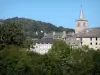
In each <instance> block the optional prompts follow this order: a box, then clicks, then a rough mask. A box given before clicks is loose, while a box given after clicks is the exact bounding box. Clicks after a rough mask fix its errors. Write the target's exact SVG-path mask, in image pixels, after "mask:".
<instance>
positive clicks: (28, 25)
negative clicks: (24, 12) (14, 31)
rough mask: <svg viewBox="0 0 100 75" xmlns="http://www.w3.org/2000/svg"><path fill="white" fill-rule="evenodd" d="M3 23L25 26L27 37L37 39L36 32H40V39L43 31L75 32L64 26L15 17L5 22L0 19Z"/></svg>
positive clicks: (24, 30)
mask: <svg viewBox="0 0 100 75" xmlns="http://www.w3.org/2000/svg"><path fill="white" fill-rule="evenodd" d="M0 21H1V22H3V23H4V24H9V25H10V24H12V23H14V24H15V23H16V24H20V25H22V26H23V29H22V30H23V32H24V34H25V35H26V36H29V37H37V35H36V32H38V34H39V37H41V35H42V34H41V33H40V32H41V31H43V32H46V33H48V32H52V31H56V32H61V31H63V30H65V31H66V32H74V29H69V28H64V27H62V26H59V27H57V26H55V25H53V24H51V23H46V22H42V21H36V20H32V19H27V18H18V17H14V18H8V19H5V20H2V19H0Z"/></svg>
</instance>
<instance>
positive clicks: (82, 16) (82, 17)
mask: <svg viewBox="0 0 100 75" xmlns="http://www.w3.org/2000/svg"><path fill="white" fill-rule="evenodd" d="M79 19H84V14H83V10H82V5H81V9H80V16H79Z"/></svg>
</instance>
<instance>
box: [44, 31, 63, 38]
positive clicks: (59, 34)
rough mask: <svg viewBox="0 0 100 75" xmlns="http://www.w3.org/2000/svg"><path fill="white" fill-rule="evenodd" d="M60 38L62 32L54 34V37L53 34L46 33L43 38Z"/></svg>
mask: <svg viewBox="0 0 100 75" xmlns="http://www.w3.org/2000/svg"><path fill="white" fill-rule="evenodd" d="M62 36H63V32H59V33H57V32H56V33H55V36H53V33H48V34H46V36H45V37H44V38H57V37H59V38H62Z"/></svg>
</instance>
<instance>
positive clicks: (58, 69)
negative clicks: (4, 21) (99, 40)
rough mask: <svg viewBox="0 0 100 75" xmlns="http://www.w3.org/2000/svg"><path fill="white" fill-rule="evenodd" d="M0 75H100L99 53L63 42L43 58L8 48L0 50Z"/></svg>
mask: <svg viewBox="0 0 100 75" xmlns="http://www.w3.org/2000/svg"><path fill="white" fill-rule="evenodd" d="M0 75H100V51H99V50H98V51H95V50H93V49H89V50H88V51H85V50H83V49H81V48H77V49H74V48H71V47H70V46H69V45H67V44H66V43H65V42H64V41H62V40H57V41H55V42H54V44H53V45H52V48H51V50H50V51H49V53H47V54H45V55H39V54H37V53H34V52H31V51H27V49H25V48H21V47H19V46H15V45H7V46H5V47H4V48H3V50H1V51H0Z"/></svg>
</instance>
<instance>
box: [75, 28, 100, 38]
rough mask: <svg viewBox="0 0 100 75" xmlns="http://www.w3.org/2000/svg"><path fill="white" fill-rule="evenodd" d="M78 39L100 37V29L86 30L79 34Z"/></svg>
mask: <svg viewBox="0 0 100 75" xmlns="http://www.w3.org/2000/svg"><path fill="white" fill-rule="evenodd" d="M76 37H79V38H80V37H82V38H90V37H92V38H93V37H94V38H95V37H100V27H96V28H87V29H84V30H82V31H81V32H79V33H77V36H76Z"/></svg>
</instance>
